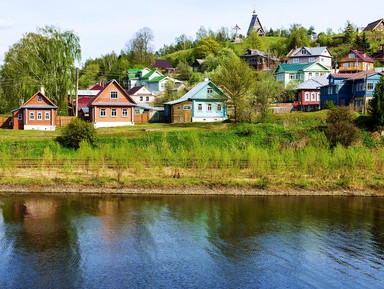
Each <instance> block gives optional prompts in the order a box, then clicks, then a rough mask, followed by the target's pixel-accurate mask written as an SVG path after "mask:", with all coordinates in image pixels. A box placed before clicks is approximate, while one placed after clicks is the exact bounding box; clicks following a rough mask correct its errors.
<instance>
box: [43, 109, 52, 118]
mask: <svg viewBox="0 0 384 289" xmlns="http://www.w3.org/2000/svg"><path fill="white" fill-rule="evenodd" d="M44 119H45V120H50V119H51V114H50V113H49V111H46V112H45V113H44Z"/></svg>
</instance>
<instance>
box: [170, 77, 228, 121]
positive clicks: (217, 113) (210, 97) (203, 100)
mask: <svg viewBox="0 0 384 289" xmlns="http://www.w3.org/2000/svg"><path fill="white" fill-rule="evenodd" d="M228 99H229V96H228V95H227V94H226V93H224V92H223V91H222V90H221V89H220V88H219V87H218V86H216V85H215V84H214V83H213V82H212V81H210V80H207V79H206V80H205V81H203V82H200V83H199V84H197V85H196V86H195V87H194V88H192V89H191V90H190V91H189V92H187V93H186V94H185V95H183V96H182V97H181V98H180V99H177V100H174V101H170V102H166V103H164V110H165V111H164V116H165V117H166V118H167V119H168V121H169V122H171V123H185V122H215V121H224V120H226V119H228V114H227V105H226V103H227V101H228Z"/></svg>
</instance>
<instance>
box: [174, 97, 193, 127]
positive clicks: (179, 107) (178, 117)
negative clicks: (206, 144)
mask: <svg viewBox="0 0 384 289" xmlns="http://www.w3.org/2000/svg"><path fill="white" fill-rule="evenodd" d="M186 106H189V108H190V109H185V108H186ZM171 122H172V123H184V122H192V101H184V102H180V103H178V104H175V105H172V109H171Z"/></svg>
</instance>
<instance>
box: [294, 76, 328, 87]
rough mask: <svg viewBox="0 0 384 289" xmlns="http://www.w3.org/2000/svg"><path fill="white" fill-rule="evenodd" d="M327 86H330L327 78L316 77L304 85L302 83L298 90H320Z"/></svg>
mask: <svg viewBox="0 0 384 289" xmlns="http://www.w3.org/2000/svg"><path fill="white" fill-rule="evenodd" d="M327 84H328V77H327V76H315V77H312V78H311V79H309V80H307V81H305V82H303V83H300V84H299V85H298V86H297V89H319V87H320V86H324V85H327Z"/></svg>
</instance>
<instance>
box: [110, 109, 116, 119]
mask: <svg viewBox="0 0 384 289" xmlns="http://www.w3.org/2000/svg"><path fill="white" fill-rule="evenodd" d="M111 117H117V108H112V109H111Z"/></svg>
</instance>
